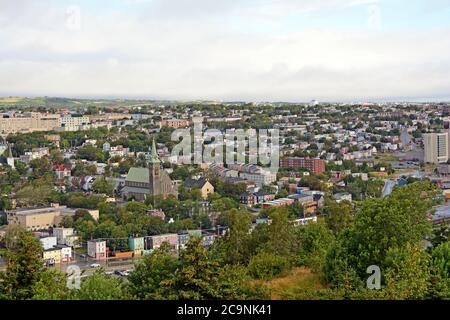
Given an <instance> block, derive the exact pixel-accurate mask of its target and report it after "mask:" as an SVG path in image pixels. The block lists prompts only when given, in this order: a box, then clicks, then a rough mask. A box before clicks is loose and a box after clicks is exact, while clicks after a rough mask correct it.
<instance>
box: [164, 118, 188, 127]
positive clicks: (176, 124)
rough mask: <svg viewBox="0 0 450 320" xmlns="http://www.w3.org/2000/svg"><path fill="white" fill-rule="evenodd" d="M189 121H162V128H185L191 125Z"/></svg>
mask: <svg viewBox="0 0 450 320" xmlns="http://www.w3.org/2000/svg"><path fill="white" fill-rule="evenodd" d="M190 123H191V122H190V120H189V119H162V120H161V122H160V127H161V128H162V127H168V128H174V129H178V128H185V127H189V125H190Z"/></svg>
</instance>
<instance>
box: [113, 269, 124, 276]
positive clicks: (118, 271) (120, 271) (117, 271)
mask: <svg viewBox="0 0 450 320" xmlns="http://www.w3.org/2000/svg"><path fill="white" fill-rule="evenodd" d="M122 272H123V271H122V270H115V271H114V274H115V275H118V276H121V275H122Z"/></svg>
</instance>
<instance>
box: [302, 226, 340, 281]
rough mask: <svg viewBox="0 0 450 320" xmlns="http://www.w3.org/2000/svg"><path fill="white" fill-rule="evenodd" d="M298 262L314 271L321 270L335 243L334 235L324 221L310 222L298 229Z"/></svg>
mask: <svg viewBox="0 0 450 320" xmlns="http://www.w3.org/2000/svg"><path fill="white" fill-rule="evenodd" d="M296 238H297V243H298V246H299V248H298V263H299V264H300V265H304V266H308V267H310V268H311V269H313V270H314V271H316V272H318V271H321V269H322V267H323V265H324V264H325V258H326V255H327V253H328V250H329V249H330V248H331V247H332V246H333V244H334V235H333V233H332V232H331V230H330V229H328V228H327V226H326V224H325V223H323V222H320V221H319V222H317V223H309V224H307V225H305V226H301V227H299V228H298V229H297V230H296Z"/></svg>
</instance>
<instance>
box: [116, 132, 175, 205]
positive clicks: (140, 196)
mask: <svg viewBox="0 0 450 320" xmlns="http://www.w3.org/2000/svg"><path fill="white" fill-rule="evenodd" d="M122 194H123V196H124V198H126V199H134V200H136V201H144V200H145V199H147V197H151V199H153V197H156V196H161V197H162V198H163V199H165V198H167V197H168V196H170V195H173V196H175V197H176V198H178V190H177V186H176V185H175V184H174V183H173V182H172V179H170V177H169V175H168V174H167V172H166V171H164V170H163V168H162V166H161V160H160V159H159V157H158V154H157V152H156V145H155V140H153V145H152V150H151V152H150V155H149V156H148V157H147V168H130V170H129V171H128V175H127V177H126V179H125V186H124V188H123V190H122Z"/></svg>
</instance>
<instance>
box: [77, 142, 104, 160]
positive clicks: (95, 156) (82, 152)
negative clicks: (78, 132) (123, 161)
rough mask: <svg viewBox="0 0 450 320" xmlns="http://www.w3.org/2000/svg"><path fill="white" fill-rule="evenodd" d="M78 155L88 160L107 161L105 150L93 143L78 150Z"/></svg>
mask: <svg viewBox="0 0 450 320" xmlns="http://www.w3.org/2000/svg"><path fill="white" fill-rule="evenodd" d="M78 157H79V158H80V159H85V160H88V161H98V162H104V161H105V154H104V153H103V151H102V150H101V149H99V148H97V147H95V146H93V145H90V144H88V145H85V146H83V147H81V148H80V149H79V150H78Z"/></svg>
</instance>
